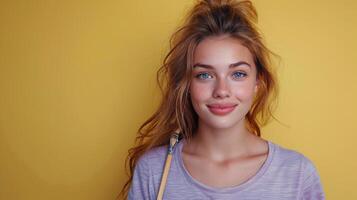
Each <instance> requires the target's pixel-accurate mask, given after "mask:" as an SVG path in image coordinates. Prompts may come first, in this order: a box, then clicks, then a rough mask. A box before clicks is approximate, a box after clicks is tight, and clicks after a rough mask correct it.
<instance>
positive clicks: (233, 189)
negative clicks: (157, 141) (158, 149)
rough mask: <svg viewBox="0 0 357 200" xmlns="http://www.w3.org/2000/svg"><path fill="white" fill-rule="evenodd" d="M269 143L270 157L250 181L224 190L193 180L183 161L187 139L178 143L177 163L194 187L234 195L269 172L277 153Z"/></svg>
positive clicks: (272, 144)
mask: <svg viewBox="0 0 357 200" xmlns="http://www.w3.org/2000/svg"><path fill="white" fill-rule="evenodd" d="M266 141H267V143H268V156H267V158H266V159H265V161H264V163H263V165H262V166H261V167H260V169H259V170H258V172H257V173H256V174H255V175H254V176H252V177H250V178H249V179H248V180H246V181H245V182H243V183H241V184H239V185H237V186H232V187H224V188H217V187H212V186H208V185H206V184H204V183H201V182H199V181H198V180H196V179H195V178H193V177H192V176H191V174H190V173H189V172H188V170H187V169H186V167H185V166H184V163H183V160H182V149H183V148H182V147H183V144H184V143H185V142H186V141H185V139H182V140H181V141H180V142H179V143H178V148H176V149H177V151H176V153H175V154H176V160H177V163H178V165H179V168H180V169H181V172H182V173H183V174H184V176H185V178H186V180H187V181H188V182H189V183H191V184H192V185H194V186H196V187H198V188H201V189H203V190H205V191H207V192H212V193H221V194H224V193H232V192H238V191H241V190H244V189H245V188H247V187H249V186H250V185H252V184H254V183H255V182H257V181H258V180H259V179H260V178H261V177H262V176H263V174H264V173H265V172H266V171H267V169H268V168H269V166H270V164H271V161H272V159H273V155H274V151H275V146H274V143H272V142H270V141H269V140H266Z"/></svg>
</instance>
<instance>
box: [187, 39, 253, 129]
mask: <svg viewBox="0 0 357 200" xmlns="http://www.w3.org/2000/svg"><path fill="white" fill-rule="evenodd" d="M193 64H194V67H193V73H192V80H191V85H190V96H191V101H192V105H193V108H194V109H195V111H196V113H197V114H198V116H199V123H204V124H205V125H206V126H209V127H211V128H216V129H221V128H230V127H232V126H235V125H237V124H238V123H240V122H244V117H245V115H246V114H247V113H248V111H249V109H250V107H251V105H252V103H253V100H254V96H255V93H256V92H257V90H258V86H257V79H256V73H257V72H256V66H255V64H254V61H253V55H252V54H251V53H250V51H249V50H248V48H246V47H245V46H243V45H242V44H241V42H240V41H239V40H238V39H235V38H232V37H227V36H214V37H207V38H205V39H204V40H203V41H201V42H200V43H199V44H198V46H197V47H196V49H195V52H194V58H193Z"/></svg>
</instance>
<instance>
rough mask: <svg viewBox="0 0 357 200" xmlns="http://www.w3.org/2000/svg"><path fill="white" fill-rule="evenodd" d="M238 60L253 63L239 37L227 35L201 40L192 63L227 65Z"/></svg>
mask: <svg viewBox="0 0 357 200" xmlns="http://www.w3.org/2000/svg"><path fill="white" fill-rule="evenodd" d="M238 61H245V62H248V63H249V64H250V65H252V66H253V65H254V61H253V55H252V54H251V52H250V51H249V49H248V48H247V47H245V46H244V45H243V44H242V42H241V41H240V40H239V39H236V38H232V37H229V36H213V37H207V38H205V39H204V40H202V41H201V42H200V43H199V44H198V45H197V47H196V49H195V51H194V55H193V63H194V64H195V63H204V64H208V65H213V66H223V65H225V66H228V65H229V64H231V63H235V62H238Z"/></svg>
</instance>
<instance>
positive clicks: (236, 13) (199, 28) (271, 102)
mask: <svg viewBox="0 0 357 200" xmlns="http://www.w3.org/2000/svg"><path fill="white" fill-rule="evenodd" d="M257 18H258V17H257V12H256V9H255V8H254V6H253V5H252V3H251V1H237V0H198V1H196V4H195V5H194V6H193V7H192V9H191V10H190V11H189V12H188V14H187V16H186V17H185V20H184V22H183V25H181V26H180V27H179V28H178V29H177V31H176V32H174V34H173V35H172V36H171V39H170V50H169V52H168V53H167V55H166V56H165V58H164V60H163V64H162V66H161V67H160V69H159V70H158V72H157V82H158V85H159V87H160V89H161V92H162V100H161V103H160V104H159V107H158V109H157V110H156V112H155V113H154V114H153V115H152V116H151V117H150V118H149V119H147V120H146V121H145V122H144V123H143V124H142V125H141V126H140V128H139V130H138V133H137V137H136V140H135V141H136V144H135V146H134V147H133V148H131V149H130V150H129V154H128V157H127V159H126V162H125V166H126V167H129V178H128V180H127V182H126V184H125V185H124V187H123V188H122V190H121V192H120V194H119V196H120V197H122V198H124V199H126V198H127V196H128V192H129V188H130V185H131V181H132V178H133V173H134V168H135V166H136V163H137V161H138V159H139V158H140V156H141V155H143V154H144V153H145V152H147V151H148V150H150V149H152V148H154V147H157V146H161V145H165V144H167V143H168V141H169V139H170V135H171V133H173V132H174V131H175V130H177V129H180V131H181V134H182V137H183V138H185V139H187V140H189V139H190V138H192V136H193V135H194V133H195V131H196V129H197V126H198V116H197V114H196V113H195V111H194V109H193V106H192V104H191V101H190V94H189V86H190V80H191V72H192V65H193V63H192V60H193V53H194V50H195V48H196V46H197V45H198V43H199V42H200V41H202V40H203V39H204V38H206V37H209V36H219V35H228V36H231V37H234V38H237V39H239V40H240V41H241V42H242V44H243V45H244V46H246V47H247V48H248V49H249V50H250V51H251V53H252V55H253V56H254V62H255V64H256V67H257V79H258V81H259V84H258V92H257V95H256V97H255V99H254V102H253V104H252V107H251V109H250V110H249V112H248V113H247V115H246V123H245V124H246V127H247V129H248V130H249V131H250V132H252V133H254V134H256V135H257V136H260V126H264V125H265V124H266V123H268V121H269V120H270V118H274V116H273V114H272V113H273V110H274V109H275V107H276V100H277V94H278V88H277V80H276V75H275V70H274V69H273V68H272V64H271V60H270V57H271V55H275V54H274V53H272V52H271V51H270V50H269V49H268V48H267V47H266V46H265V45H264V43H263V39H262V36H261V33H260V32H259V31H258V28H257V26H256V23H257ZM274 119H275V118H274Z"/></svg>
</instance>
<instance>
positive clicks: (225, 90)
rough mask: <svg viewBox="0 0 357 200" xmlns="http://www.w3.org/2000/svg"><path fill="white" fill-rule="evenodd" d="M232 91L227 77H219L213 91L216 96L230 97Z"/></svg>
mask: <svg viewBox="0 0 357 200" xmlns="http://www.w3.org/2000/svg"><path fill="white" fill-rule="evenodd" d="M230 95H231V91H230V87H229V83H227V80H225V79H218V80H217V82H216V85H215V88H214V91H213V97H214V98H226V97H230Z"/></svg>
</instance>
